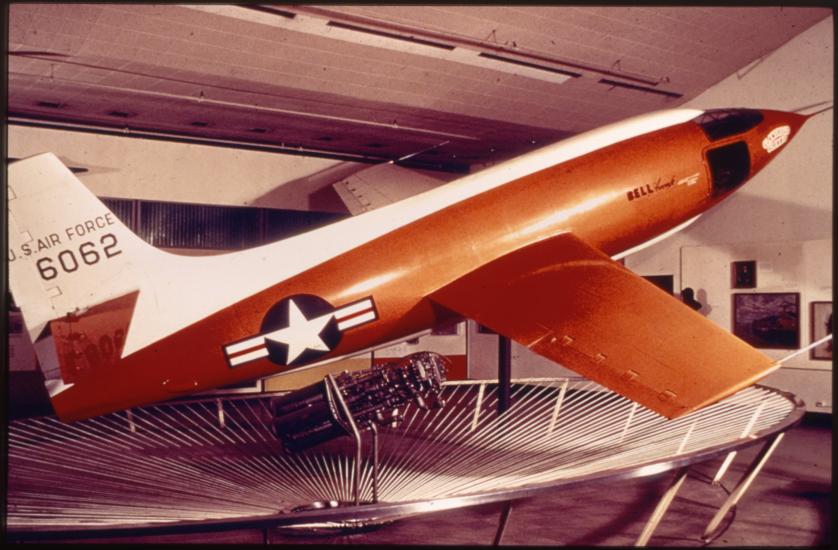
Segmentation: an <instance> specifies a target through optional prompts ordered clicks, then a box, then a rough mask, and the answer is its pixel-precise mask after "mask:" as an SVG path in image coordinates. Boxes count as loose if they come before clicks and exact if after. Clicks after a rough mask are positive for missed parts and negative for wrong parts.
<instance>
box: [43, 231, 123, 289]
mask: <svg viewBox="0 0 838 550" xmlns="http://www.w3.org/2000/svg"><path fill="white" fill-rule="evenodd" d="M99 245H101V246H97V244H96V243H94V242H91V241H85V242H83V243H81V244H80V245H79V248H78V252H76V251H75V250H72V249H67V250H62V251H61V252H59V253H58V256H57V257H56V258H55V259H57V260H58V265H59V266H60V267H61V269H62V270H63V271H64V272H65V273H73V272H74V271H76V270H78V268H79V266H80V265H82V264H86V265H94V264H97V263H99V260H101V259H102V258H103V257H104V258H105V259H108V258H113V257H114V256H118V255H119V254H122V250H120V249H119V248H117V240H116V235H114V234H113V233H106V234H105V235H102V236H101V237H100V238H99ZM99 248H101V251H102V253H100V252H99ZM79 259H81V262H79ZM53 261H54V260H53V258H50V257H44V258H41V259H40V260H38V261H37V262H35V265H36V266H37V268H38V273H40V274H41V278H42V279H44V280H45V281H49V280H50V279H55V278H56V277H57V276H58V268H57V267H56V266H55V265H54V264H53Z"/></svg>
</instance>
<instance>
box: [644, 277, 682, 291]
mask: <svg viewBox="0 0 838 550" xmlns="http://www.w3.org/2000/svg"><path fill="white" fill-rule="evenodd" d="M643 278H644V279H646V280H647V281H649V282H650V283H652V284H653V285H655V286H656V287H658V288H659V289H661V290H663V291H664V292H666V293H667V294H670V295H672V294H675V276H674V275H643Z"/></svg>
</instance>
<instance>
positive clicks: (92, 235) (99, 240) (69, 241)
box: [9, 212, 122, 280]
mask: <svg viewBox="0 0 838 550" xmlns="http://www.w3.org/2000/svg"><path fill="white" fill-rule="evenodd" d="M115 223H116V219H115V218H114V215H113V214H112V213H110V212H106V213H105V214H103V215H101V216H96V217H95V218H91V219H88V220H84V221H82V222H79V223H77V224H74V225H71V226H68V227H65V228H64V230H63V231H62V232H61V233H50V234H48V235H44V236H41V237H37V238H30V239H29V240H28V241H27V242H25V243H23V244H21V245H20V246H19V247H18V248H17V249H16V250H14V249H9V262H10V263H11V262H14V261H15V260H17V259H19V258H26V257H29V256H38V260H37V261H36V262H35V266H36V267H37V268H38V273H39V274H40V275H41V278H43V279H44V280H50V279H54V278H55V277H57V276H58V274H59V269H60V270H61V271H64V272H65V273H73V272H75V271H77V270H78V269H79V267H81V266H83V265H94V264H97V263H99V261H101V260H103V259H108V258H113V257H114V256H117V255H119V254H121V253H122V250H120V249H119V246H118V244H119V243H118V242H117V238H116V235H114V234H113V233H110V232H108V233H105V232H104V231H103V230H107V229H108V227H109V226H111V225H113V224H115ZM62 240H63V242H62ZM65 243H66V245H65ZM62 245H64V248H63V249H62V250H61V251H59V252H57V253H56V254H53V253H52V251H54V250H56V247H60V246H62ZM71 245H73V246H71Z"/></svg>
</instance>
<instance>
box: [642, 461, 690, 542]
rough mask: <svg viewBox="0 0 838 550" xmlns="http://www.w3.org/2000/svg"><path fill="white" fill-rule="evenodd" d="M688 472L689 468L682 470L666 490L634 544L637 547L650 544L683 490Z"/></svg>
mask: <svg viewBox="0 0 838 550" xmlns="http://www.w3.org/2000/svg"><path fill="white" fill-rule="evenodd" d="M687 470H688V468H681V469H680V470H678V472H677V473H676V474H675V479H673V480H672V484H671V485H670V486H669V489H667V490H666V492H665V493H664V494H663V496H662V497H661V499H660V500H659V501H658V505H657V506H656V507H655V510H654V511H653V512H652V515H651V517H650V518H649V521H647V522H646V526H645V527H643V531H642V532H641V533H640V536H639V537H638V538H637V542H635V543H634V545H635V546H646V545H647V544H648V543H649V539H650V538H652V533H654V532H655V529H656V528H657V526H658V524H659V523H660V522H661V519H663V515H664V514H665V513H666V511H667V510H668V509H669V505H670V504H672V501H673V500H674V499H675V495H676V494H677V493H678V489H680V488H681V485H683V483H684V480H685V479H687Z"/></svg>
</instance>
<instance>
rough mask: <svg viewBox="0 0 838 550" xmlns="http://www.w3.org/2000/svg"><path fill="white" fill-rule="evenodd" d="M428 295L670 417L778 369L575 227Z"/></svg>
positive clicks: (728, 393) (727, 393)
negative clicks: (572, 231) (576, 232)
mask: <svg viewBox="0 0 838 550" xmlns="http://www.w3.org/2000/svg"><path fill="white" fill-rule="evenodd" d="M428 298H429V299H430V300H431V301H433V302H435V303H437V304H439V305H441V306H443V307H446V308H448V309H451V310H453V311H456V312H457V313H459V314H461V315H463V316H465V317H469V318H471V319H474V320H475V321H477V322H479V323H481V324H483V325H484V326H487V327H489V328H491V329H492V330H494V331H496V332H498V333H500V334H503V335H506V336H508V337H509V338H511V339H513V340H515V341H516V342H518V343H520V344H523V345H525V346H527V347H528V348H530V349H531V350H533V351H534V352H536V353H538V354H540V355H543V356H544V357H547V358H548V359H551V360H553V361H556V362H558V363H560V364H562V365H563V366H565V367H567V368H569V369H572V370H574V371H576V372H578V373H580V374H582V375H583V376H585V377H587V378H589V379H591V380H594V381H595V382H598V383H599V384H601V385H603V386H605V387H607V388H609V389H611V390H613V391H615V392H617V393H620V394H622V395H624V396H626V397H628V398H629V399H632V400H634V401H636V402H638V403H640V404H641V405H643V406H645V407H648V408H649V409H652V410H653V411H655V412H657V413H659V414H662V415H664V416H666V417H669V418H675V417H678V416H681V415H683V414H686V413H688V412H690V411H693V410H695V409H698V408H700V407H702V406H704V405H709V404H711V403H713V402H715V401H717V400H719V399H722V398H724V397H726V396H728V395H730V394H732V393H734V392H736V391H738V390H739V389H742V388H744V387H746V386H748V385H750V384H752V383H754V382H756V381H757V380H759V379H760V378H762V377H764V376H765V375H766V374H768V373H769V372H770V371H772V370H773V369H774V368H776V364H775V363H774V361H773V360H772V359H770V358H769V357H767V356H765V355H763V354H762V353H760V352H759V351H757V350H756V349H754V348H752V347H751V346H749V345H748V344H746V343H745V342H743V341H742V340H740V339H739V338H737V337H735V336H734V335H732V334H731V333H729V332H727V331H726V330H724V329H722V328H721V327H719V326H718V325H716V324H715V323H713V322H712V321H709V320H708V319H705V318H704V317H703V316H702V315H701V314H699V313H697V312H695V311H693V310H692V309H690V308H689V307H687V306H686V305H684V304H682V303H681V302H679V301H678V300H676V299H674V298H673V297H671V296H669V295H668V294H666V293H665V292H663V291H661V290H660V289H658V288H657V287H655V286H654V285H653V284H651V283H649V282H648V281H646V280H645V279H643V278H642V277H640V276H638V275H635V274H634V273H632V272H631V271H629V270H628V269H626V268H625V267H623V266H622V265H620V264H619V263H617V262H615V261H613V260H612V259H611V258H609V257H608V256H607V255H605V254H603V253H602V252H600V251H599V250H597V249H595V248H593V247H591V246H590V245H588V244H587V243H585V242H584V241H582V240H581V239H579V238H577V237H576V236H574V235H573V234H570V233H565V234H562V235H558V236H556V237H552V238H550V239H546V240H544V241H541V242H538V243H535V244H533V245H530V246H528V247H526V248H523V249H520V250H518V251H515V252H512V253H510V254H508V255H506V256H503V257H501V258H499V259H497V260H495V261H493V262H490V263H488V264H486V265H484V266H482V267H480V268H478V269H476V270H474V271H472V272H471V273H469V274H467V275H465V276H463V277H461V278H459V279H457V280H455V281H453V282H452V283H450V284H448V285H447V286H445V287H442V288H441V289H439V290H437V291H435V292H434V293H432V294H431V295H430V296H429V297H428Z"/></svg>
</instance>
